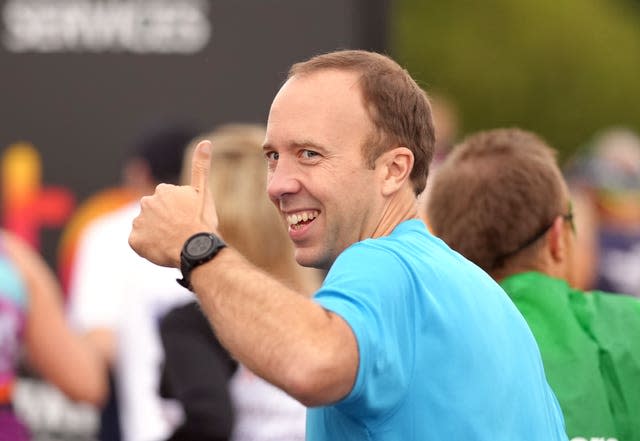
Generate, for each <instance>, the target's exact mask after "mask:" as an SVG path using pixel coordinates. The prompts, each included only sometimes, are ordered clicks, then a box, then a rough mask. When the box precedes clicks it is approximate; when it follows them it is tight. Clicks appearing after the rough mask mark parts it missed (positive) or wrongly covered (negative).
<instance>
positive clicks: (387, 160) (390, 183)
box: [376, 147, 414, 196]
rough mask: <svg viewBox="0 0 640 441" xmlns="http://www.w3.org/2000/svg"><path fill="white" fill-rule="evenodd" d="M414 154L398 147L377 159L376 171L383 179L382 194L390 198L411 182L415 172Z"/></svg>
mask: <svg viewBox="0 0 640 441" xmlns="http://www.w3.org/2000/svg"><path fill="white" fill-rule="evenodd" d="M413 162H414V158H413V153H412V152H411V150H409V149H408V148H406V147H396V148H393V149H391V150H388V151H386V152H384V153H383V154H382V155H380V157H378V159H376V170H378V172H379V174H378V176H380V178H381V179H382V194H383V195H384V196H390V195H392V194H393V193H395V192H397V191H398V190H399V189H400V188H401V187H402V186H403V185H404V183H405V182H407V181H408V180H409V177H410V175H411V170H413Z"/></svg>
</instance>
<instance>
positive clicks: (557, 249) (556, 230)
mask: <svg viewBox="0 0 640 441" xmlns="http://www.w3.org/2000/svg"><path fill="white" fill-rule="evenodd" d="M566 234H570V233H569V231H567V228H565V225H564V219H562V216H558V217H556V219H555V220H554V221H553V224H552V225H551V228H549V233H548V234H547V236H546V237H547V246H548V249H549V254H550V256H551V259H552V260H553V262H554V263H565V261H566V260H567V259H568V257H569V256H568V252H567V241H566V240H565V235H566Z"/></svg>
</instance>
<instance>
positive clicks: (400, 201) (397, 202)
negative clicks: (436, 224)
mask: <svg viewBox="0 0 640 441" xmlns="http://www.w3.org/2000/svg"><path fill="white" fill-rule="evenodd" d="M417 217H418V201H417V199H416V196H415V194H414V193H413V190H411V189H404V190H403V191H400V192H398V193H396V194H395V195H394V196H393V198H391V199H390V200H389V202H388V204H387V205H386V206H385V209H384V211H383V213H382V216H381V217H380V221H379V222H378V225H377V226H376V228H375V230H374V232H373V234H372V235H371V237H372V238H374V239H375V238H377V237H383V236H388V235H389V234H391V232H392V231H393V229H394V228H395V227H397V226H398V225H399V224H400V223H402V222H404V221H406V220H409V219H415V218H417Z"/></svg>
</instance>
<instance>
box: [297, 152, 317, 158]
mask: <svg viewBox="0 0 640 441" xmlns="http://www.w3.org/2000/svg"><path fill="white" fill-rule="evenodd" d="M301 155H302V157H303V158H305V159H311V158H315V157H316V156H318V153H317V152H314V151H313V150H303V151H302V154H301Z"/></svg>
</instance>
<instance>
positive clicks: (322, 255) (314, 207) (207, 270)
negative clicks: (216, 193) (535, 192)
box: [129, 51, 566, 441]
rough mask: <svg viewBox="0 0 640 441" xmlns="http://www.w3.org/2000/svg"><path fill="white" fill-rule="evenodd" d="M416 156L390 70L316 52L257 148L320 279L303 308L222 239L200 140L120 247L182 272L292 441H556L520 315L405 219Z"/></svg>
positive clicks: (301, 255) (275, 106)
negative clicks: (179, 174)
mask: <svg viewBox="0 0 640 441" xmlns="http://www.w3.org/2000/svg"><path fill="white" fill-rule="evenodd" d="M433 145H434V133H433V124H432V120H431V110H430V106H429V102H428V99H427V97H426V94H425V93H424V91H422V90H421V89H420V88H419V86H418V85H417V84H416V83H415V81H414V80H413V79H412V78H411V77H410V76H409V74H408V73H407V72H406V70H404V69H403V68H402V67H401V66H399V65H398V64H397V63H396V62H395V61H393V60H392V59H390V58H388V57H386V56H384V55H381V54H376V53H371V52H366V51H338V52H332V53H328V54H323V55H319V56H317V57H314V58H312V59H310V60H308V61H306V62H302V63H299V64H295V65H294V66H293V67H292V69H291V70H290V74H289V77H288V79H287V81H286V82H285V83H284V85H283V86H282V88H281V89H280V90H279V92H278V93H277V95H276V97H275V98H274V100H273V103H272V105H271V110H270V112H269V118H268V122H267V134H266V137H265V142H264V144H263V151H264V154H265V158H266V163H267V164H266V165H267V170H268V171H267V194H268V195H269V198H270V199H271V201H272V202H273V204H274V205H275V207H276V208H277V209H278V211H279V214H280V217H281V220H282V221H283V223H286V225H287V227H288V235H289V238H290V240H291V241H292V242H293V245H294V255H295V258H296V261H297V262H298V263H299V264H301V265H304V266H308V267H314V268H318V269H322V270H328V274H327V276H326V277H325V279H324V281H323V284H322V286H321V288H320V289H319V290H318V291H316V293H315V294H314V297H313V299H309V298H308V297H306V296H304V295H301V293H300V292H299V291H297V290H294V289H292V288H290V287H288V286H287V285H285V284H283V283H282V282H281V281H278V280H277V279H276V278H274V277H272V276H269V275H268V274H266V273H265V272H264V271H263V270H260V269H258V268H256V267H255V265H253V264H251V263H250V262H248V261H247V260H246V259H245V258H244V257H242V254H241V253H240V252H239V251H238V250H235V249H234V248H233V247H231V246H225V245H224V236H222V235H221V233H220V229H219V228H220V227H219V221H218V215H217V209H216V205H215V200H214V199H213V197H212V195H211V192H210V190H209V185H208V182H209V170H210V164H211V148H212V147H211V143H210V142H208V141H202V142H200V143H199V144H198V147H197V148H196V151H195V153H194V156H193V161H192V172H191V179H190V185H188V186H179V187H178V186H171V185H159V186H158V187H157V188H156V192H155V193H154V195H153V196H150V197H144V198H142V200H141V212H140V215H139V216H138V217H136V219H135V220H134V221H133V228H132V230H131V234H130V236H129V243H130V245H131V246H132V248H133V249H134V250H136V252H138V253H139V254H140V255H141V256H144V257H146V258H147V259H149V260H150V261H151V262H154V263H156V264H158V265H163V266H168V267H174V268H181V272H182V279H180V284H181V285H183V286H187V287H189V288H190V289H192V290H193V291H194V292H195V293H196V295H197V297H198V299H199V301H200V305H201V306H202V308H203V311H204V312H205V313H206V314H207V317H208V318H209V320H210V322H211V323H212V326H213V328H214V330H215V332H216V335H217V336H218V338H219V340H220V341H221V342H222V344H223V345H224V346H225V347H226V348H227V349H228V350H229V351H230V353H231V354H232V355H233V357H234V358H235V359H237V360H238V361H240V362H241V363H242V364H243V365H244V366H246V367H247V368H249V370H251V371H252V372H254V373H255V374H257V375H259V376H261V377H262V378H264V379H265V380H267V381H269V382H270V383H272V384H274V385H276V386H278V387H280V388H281V389H283V390H284V391H285V392H287V393H288V394H290V395H291V396H293V397H294V398H296V399H297V400H298V401H300V402H301V403H303V404H305V405H306V406H307V407H309V409H308V410H307V425H306V428H307V433H306V436H307V439H309V440H338V439H350V440H385V441H389V440H403V441H407V440H423V439H440V438H441V439H474V440H495V439H520V440H540V439H545V440H562V439H566V435H565V434H564V425H563V420H562V415H561V412H560V409H559V407H558V403H557V401H556V399H555V397H554V395H553V392H552V391H551V389H550V388H549V385H548V384H547V381H546V379H545V375H544V370H543V367H542V361H541V359H540V353H539V350H538V348H537V345H536V343H535V340H534V338H533V336H532V335H531V331H530V330H529V328H528V327H527V325H526V323H525V321H524V319H523V318H522V316H521V315H520V314H519V313H518V311H517V310H516V308H515V307H514V306H513V304H512V303H511V302H510V301H509V299H508V298H506V296H505V295H504V292H503V291H502V289H500V287H499V286H498V285H497V284H496V283H495V282H494V281H493V280H491V278H490V277H489V276H488V275H487V274H486V273H484V272H483V271H481V270H479V269H478V268H477V267H476V266H475V265H473V264H472V263H471V262H469V261H468V260H466V259H464V258H463V257H461V256H460V255H459V254H457V253H455V252H453V251H452V250H450V249H449V247H447V246H446V245H445V244H444V243H443V242H442V241H441V240H439V239H437V238H435V237H433V236H432V235H431V234H429V232H428V231H427V229H426V228H425V225H424V223H423V222H422V221H421V220H419V219H418V210H417V200H416V197H417V195H418V194H420V193H421V192H422V191H423V189H424V186H425V183H426V178H427V173H428V168H429V162H430V160H431V157H432V154H433ZM487 317H491V320H487Z"/></svg>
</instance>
